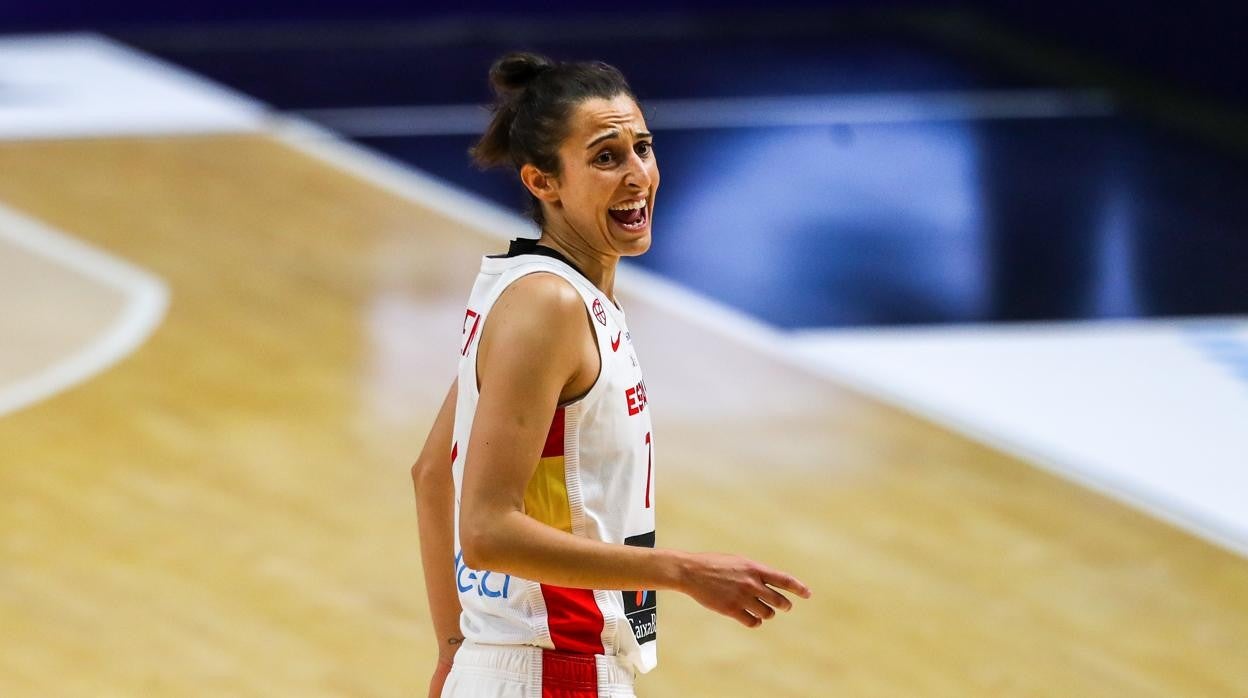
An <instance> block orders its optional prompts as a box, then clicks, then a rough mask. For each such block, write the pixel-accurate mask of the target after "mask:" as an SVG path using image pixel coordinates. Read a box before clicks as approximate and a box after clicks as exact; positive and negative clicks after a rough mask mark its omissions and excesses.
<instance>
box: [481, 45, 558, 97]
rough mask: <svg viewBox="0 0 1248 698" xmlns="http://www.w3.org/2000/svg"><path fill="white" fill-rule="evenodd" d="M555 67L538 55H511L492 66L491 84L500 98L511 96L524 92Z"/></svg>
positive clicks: (552, 63)
mask: <svg viewBox="0 0 1248 698" xmlns="http://www.w3.org/2000/svg"><path fill="white" fill-rule="evenodd" d="M554 67H555V64H554V62H553V61H551V60H550V59H549V58H547V57H545V56H540V55H538V54H536V53H525V52H522V51H517V52H515V53H509V54H507V55H505V56H503V57H502V58H499V59H498V60H497V61H494V65H492V66H490V84H492V85H493V86H494V91H495V92H496V93H498V95H499V96H510V95H512V94H515V93H518V92H520V91H522V90H524V88H526V87H528V86H529V83H531V82H533V81H534V80H535V79H537V76H539V75H541V74H542V73H545V72H546V71H548V70H550V69H551V68H554Z"/></svg>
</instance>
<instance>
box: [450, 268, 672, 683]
mask: <svg viewBox="0 0 1248 698" xmlns="http://www.w3.org/2000/svg"><path fill="white" fill-rule="evenodd" d="M515 249H516V246H515V245H514V244H513V252H514V250H515ZM530 249H532V248H531V247H530ZM543 251H549V248H544V249H543ZM535 272H546V273H550V274H555V275H556V276H559V277H562V278H563V279H564V280H566V281H567V282H568V283H570V284H571V285H572V287H573V288H575V289H576V290H577V292H578V293H579V294H580V296H581V298H582V300H583V301H584V302H585V307H586V308H587V309H588V311H589V318H590V324H591V325H592V326H593V328H594V336H595V339H596V343H597V345H598V356H599V358H600V361H601V363H600V366H601V370H600V373H599V375H598V379H597V381H596V382H595V383H594V385H593V387H592V388H591V389H590V390H589V392H588V393H586V394H585V395H584V396H582V397H581V398H579V399H576V400H573V401H571V402H568V403H565V404H561V405H559V406H558V407H557V408H556V410H555V413H554V414H553V415H552V417H551V423H550V429H549V431H548V433H547V436H546V442H545V446H544V447H543V448H542V455H541V458H540V460H539V461H538V463H537V468H536V470H535V472H534V473H533V477H532V479H531V480H530V481H529V483H528V486H527V489H526V490H525V494H524V508H525V513H526V514H527V515H529V516H531V517H533V518H535V519H537V520H539V521H541V522H543V523H545V524H547V525H549V526H553V527H555V528H558V529H560V530H563V531H566V532H568V533H571V534H572V535H576V536H582V537H585V538H591V539H593V540H599V541H604V542H607V543H614V544H623V545H636V546H645V547H654V543H655V538H654V535H655V526H654V497H655V491H654V467H653V466H654V437H653V435H652V431H651V426H650V411H649V409H648V405H647V401H646V386H645V382H644V381H643V380H642V373H641V365H640V363H639V362H638V360H637V354H636V352H635V351H634V350H633V345H632V338H631V337H630V335H629V332H628V325H627V324H626V323H625V318H624V311H623V309H621V308H619V307H617V306H616V305H615V304H614V303H613V302H612V301H611V300H610V299H609V298H608V297H607V296H606V295H605V294H604V293H602V291H600V290H599V289H598V288H597V287H595V286H594V285H593V284H592V283H590V282H589V280H588V279H586V278H585V277H584V276H582V275H581V274H580V272H579V271H577V270H576V269H575V267H573V266H571V265H569V264H568V263H566V262H564V261H561V260H560V259H554V258H551V257H549V256H541V254H540V253H539V254H520V255H518V256H512V257H501V256H498V257H483V258H482V263H481V272H480V274H479V275H478V276H477V279H476V282H475V283H474V285H473V288H472V294H471V296H470V297H469V300H468V308H467V310H466V312H465V314H464V324H463V334H462V336H461V342H460V345H459V351H460V359H459V391H458V394H457V399H456V404H455V429H454V441H453V446H452V449H451V461H452V472H453V473H454V480H455V550H456V556H455V579H456V584H457V586H458V587H459V600H460V603H461V604H462V605H463V613H462V614H461V616H460V629H461V631H462V632H463V635H464V637H465V638H467V639H470V640H473V641H475V642H478V643H487V644H503V645H508V644H515V645H534V646H538V647H543V648H546V649H554V650H563V651H569V652H580V653H586V654H603V655H608V656H619V657H620V658H621V659H623V660H624V661H625V662H626V663H628V664H629V665H631V666H633V667H634V668H635V669H636V670H637V671H638V672H641V673H645V672H648V671H650V670H651V669H652V668H654V666H655V664H656V663H657V652H656V645H657V639H656V627H655V626H656V614H657V604H656V599H655V592H654V591H653V590H645V589H642V590H614V589H592V590H591V589H572V588H566V587H560V586H555V585H551V584H543V583H541V582H537V581H532V580H528V579H522V578H519V577H515V576H511V575H507V574H503V573H499V572H491V571H489V570H476V569H472V568H469V567H467V566H466V565H465V564H464V561H463V551H462V547H461V545H460V536H459V510H460V498H461V496H462V492H463V481H464V465H465V463H466V462H467V457H468V443H469V435H470V434H471V433H472V423H473V417H474V415H475V413H476V407H477V400H478V398H479V396H480V393H479V391H478V386H477V379H476V365H477V345H478V343H479V341H480V337H481V330H482V328H483V327H484V325H485V323H486V322H487V320H488V318H489V313H490V309H491V308H492V307H493V306H494V303H495V301H496V300H497V299H498V297H499V296H500V295H501V294H502V292H503V290H504V289H505V288H507V286H508V285H509V284H511V283H512V282H514V281H515V280H516V279H519V278H520V277H522V276H525V275H527V274H532V273H535ZM504 351H505V349H504Z"/></svg>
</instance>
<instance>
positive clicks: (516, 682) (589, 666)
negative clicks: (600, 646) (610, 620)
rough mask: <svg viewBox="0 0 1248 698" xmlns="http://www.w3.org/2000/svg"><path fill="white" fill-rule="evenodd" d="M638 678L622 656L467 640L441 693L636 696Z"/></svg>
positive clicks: (496, 697)
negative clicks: (635, 680) (576, 652)
mask: <svg viewBox="0 0 1248 698" xmlns="http://www.w3.org/2000/svg"><path fill="white" fill-rule="evenodd" d="M635 678H636V672H635V671H634V670H633V668H632V667H631V666H628V665H627V664H625V663H624V662H623V660H621V659H620V658H618V657H608V656H606V655H601V654H594V655H590V654H571V653H568V652H554V651H551V650H543V649H542V648H540V647H532V646H529V645H482V644H478V643H475V642H473V641H471V640H465V641H464V644H463V645H462V646H460V648H459V651H458V652H456V653H455V663H454V664H453V665H452V667H451V673H450V675H449V676H447V677H446V683H445V684H444V685H443V687H442V698H635V694H634V693H633V681H634V679H635Z"/></svg>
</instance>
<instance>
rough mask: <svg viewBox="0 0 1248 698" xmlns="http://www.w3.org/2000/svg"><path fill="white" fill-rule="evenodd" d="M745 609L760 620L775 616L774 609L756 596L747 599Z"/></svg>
mask: <svg viewBox="0 0 1248 698" xmlns="http://www.w3.org/2000/svg"><path fill="white" fill-rule="evenodd" d="M745 610H747V611H749V612H750V614H751V615H754V616H757V617H758V618H760V619H761V620H771V619H772V618H775V617H776V609H774V608H772V607H771V606H768V605H767V604H765V603H763V602H762V601H760V600H758V599H757V598H755V599H751V600H750V601H747V602H746V604H745Z"/></svg>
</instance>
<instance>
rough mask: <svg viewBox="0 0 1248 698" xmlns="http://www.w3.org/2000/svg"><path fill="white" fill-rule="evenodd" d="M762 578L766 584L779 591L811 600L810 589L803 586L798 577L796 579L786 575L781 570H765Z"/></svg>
mask: <svg viewBox="0 0 1248 698" xmlns="http://www.w3.org/2000/svg"><path fill="white" fill-rule="evenodd" d="M762 577H763V582H764V583H765V584H768V585H770V586H773V587H776V588H777V589H784V590H785V591H791V592H793V593H794V594H797V595H798V596H800V597H802V598H803V599H809V598H810V587H808V586H806V585H805V584H803V583H802V582H801V581H799V580H798V578H797V577H794V576H793V575H791V574H785V573H784V572H781V571H779V570H773V569H769V568H764V569H763V574H762Z"/></svg>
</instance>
